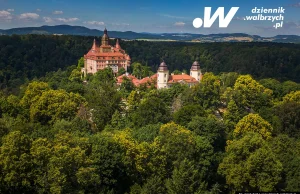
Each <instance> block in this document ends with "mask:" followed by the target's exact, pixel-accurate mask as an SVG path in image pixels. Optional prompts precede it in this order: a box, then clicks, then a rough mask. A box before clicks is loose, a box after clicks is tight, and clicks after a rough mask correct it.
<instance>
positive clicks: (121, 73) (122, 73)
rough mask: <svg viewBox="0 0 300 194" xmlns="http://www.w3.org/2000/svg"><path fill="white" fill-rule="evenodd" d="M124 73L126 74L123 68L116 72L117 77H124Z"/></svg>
mask: <svg viewBox="0 0 300 194" xmlns="http://www.w3.org/2000/svg"><path fill="white" fill-rule="evenodd" d="M125 73H126V70H125V69H124V67H121V68H120V69H119V71H118V76H120V75H124V74H125Z"/></svg>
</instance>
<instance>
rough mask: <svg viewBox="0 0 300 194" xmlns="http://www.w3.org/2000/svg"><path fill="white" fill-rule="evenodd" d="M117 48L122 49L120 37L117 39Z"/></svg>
mask: <svg viewBox="0 0 300 194" xmlns="http://www.w3.org/2000/svg"><path fill="white" fill-rule="evenodd" d="M115 47H116V48H117V49H121V46H120V43H119V39H117V41H116V46H115Z"/></svg>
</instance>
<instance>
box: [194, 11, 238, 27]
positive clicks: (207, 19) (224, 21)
mask: <svg viewBox="0 0 300 194" xmlns="http://www.w3.org/2000/svg"><path fill="white" fill-rule="evenodd" d="M238 9H239V7H232V8H231V9H230V10H229V12H228V14H227V15H226V17H225V18H224V7H219V8H218V9H217V11H216V12H215V13H214V15H213V16H211V7H205V8H204V21H203V20H202V19H201V18H195V19H194V21H193V26H194V27H195V28H200V27H201V26H202V25H203V24H204V28H210V27H211V26H212V24H213V23H214V22H215V21H216V19H217V17H219V27H220V28H227V26H228V25H229V23H230V22H231V20H232V18H233V17H234V15H235V14H236V12H237V11H238Z"/></svg>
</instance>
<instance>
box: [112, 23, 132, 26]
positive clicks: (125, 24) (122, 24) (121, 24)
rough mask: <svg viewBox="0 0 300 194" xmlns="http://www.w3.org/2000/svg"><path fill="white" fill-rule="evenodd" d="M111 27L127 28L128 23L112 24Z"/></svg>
mask: <svg viewBox="0 0 300 194" xmlns="http://www.w3.org/2000/svg"><path fill="white" fill-rule="evenodd" d="M112 25H113V26H129V24H128V23H112Z"/></svg>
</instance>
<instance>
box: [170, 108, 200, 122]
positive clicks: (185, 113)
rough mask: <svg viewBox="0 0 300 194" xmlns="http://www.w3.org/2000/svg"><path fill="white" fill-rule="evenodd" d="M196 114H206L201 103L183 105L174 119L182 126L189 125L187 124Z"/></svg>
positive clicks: (174, 115)
mask: <svg viewBox="0 0 300 194" xmlns="http://www.w3.org/2000/svg"><path fill="white" fill-rule="evenodd" d="M195 116H200V117H203V116H206V113H205V111H204V109H203V108H202V107H201V106H199V105H187V106H183V107H182V108H181V109H179V110H178V111H177V112H175V113H174V114H173V118H174V121H175V122H176V123H178V124H179V125H182V126H187V124H188V123H189V122H190V121H191V120H192V119H193V117H195Z"/></svg>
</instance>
